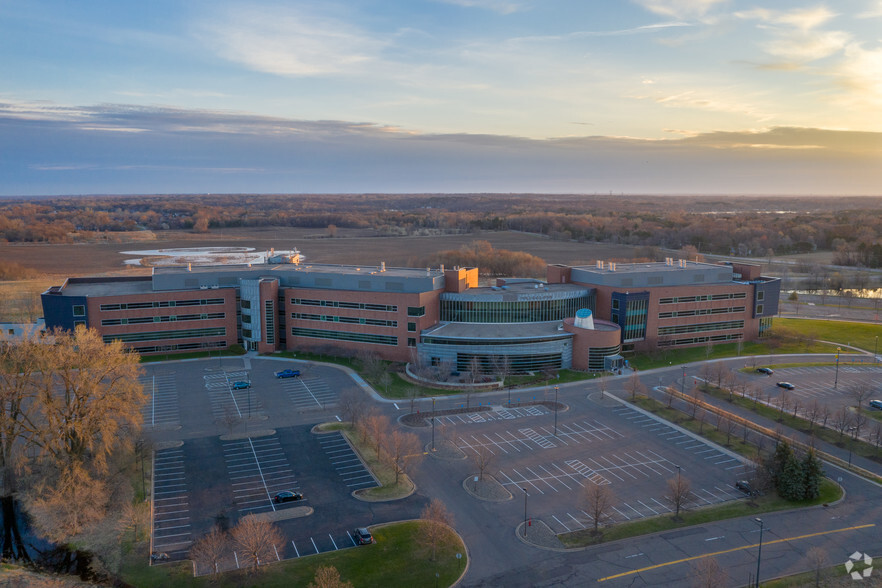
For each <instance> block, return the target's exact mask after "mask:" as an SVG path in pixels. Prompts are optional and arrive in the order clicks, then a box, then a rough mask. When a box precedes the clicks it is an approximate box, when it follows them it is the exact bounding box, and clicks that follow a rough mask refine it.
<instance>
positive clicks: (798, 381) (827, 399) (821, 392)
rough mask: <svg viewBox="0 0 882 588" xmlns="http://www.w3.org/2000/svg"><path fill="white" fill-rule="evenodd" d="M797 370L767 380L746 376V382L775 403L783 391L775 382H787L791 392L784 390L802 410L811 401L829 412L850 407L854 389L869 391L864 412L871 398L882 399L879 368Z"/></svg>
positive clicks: (779, 371)
mask: <svg viewBox="0 0 882 588" xmlns="http://www.w3.org/2000/svg"><path fill="white" fill-rule="evenodd" d="M838 371H839V374H838V376H837V373H836V372H837V370H836V366H799V367H785V368H775V371H774V373H773V374H772V375H771V376H766V375H763V374H746V377H747V378H748V380H747V381H748V382H750V383H751V384H753V385H755V386H758V387H759V389H760V390H761V391H762V392H763V395H765V396H767V397H770V398H772V399H778V398H779V397H780V396H781V395H782V394H783V393H784V390H783V389H782V388H779V387H778V386H777V385H776V384H777V382H790V383H791V384H793V386H794V388H793V390H787V394H789V395H790V397H791V398H792V399H794V400H795V401H797V402H799V404H801V405H802V406H803V407H805V406H807V405H808V404H809V403H811V402H813V401H817V402H818V403H820V404H822V405H824V406H827V407H829V408H830V410H831V411H835V410H838V409H839V408H841V407H845V406H854V404H855V400H854V398H853V397H852V392H853V391H854V390H855V389H857V388H865V389H868V390H870V394H869V396H865V400H864V408H867V407H868V402H869V400H870V399H872V398H882V386H880V380H882V366H874V365H850V364H842V365H840V366H839V370H838Z"/></svg>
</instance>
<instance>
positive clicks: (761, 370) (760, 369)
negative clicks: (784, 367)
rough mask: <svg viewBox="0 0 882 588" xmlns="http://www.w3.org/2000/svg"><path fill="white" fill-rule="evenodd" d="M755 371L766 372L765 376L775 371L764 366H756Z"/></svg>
mask: <svg viewBox="0 0 882 588" xmlns="http://www.w3.org/2000/svg"><path fill="white" fill-rule="evenodd" d="M756 371H757V373H760V374H766V375H767V376H771V375H772V374H774V373H775V372H774V371H772V368H765V367H762V368H756Z"/></svg>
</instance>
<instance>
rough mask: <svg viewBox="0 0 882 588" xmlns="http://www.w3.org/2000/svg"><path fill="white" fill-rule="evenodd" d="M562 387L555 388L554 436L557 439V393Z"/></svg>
mask: <svg viewBox="0 0 882 588" xmlns="http://www.w3.org/2000/svg"><path fill="white" fill-rule="evenodd" d="M559 388H560V386H555V387H554V436H555V437H557V391H558V389H559Z"/></svg>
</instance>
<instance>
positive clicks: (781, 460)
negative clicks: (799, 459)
mask: <svg viewBox="0 0 882 588" xmlns="http://www.w3.org/2000/svg"><path fill="white" fill-rule="evenodd" d="M792 459H793V448H792V447H790V443H788V442H787V441H781V442H780V443H778V446H777V447H775V453H774V455H772V458H771V460H770V462H769V464H768V469H769V474H770V475H771V478H772V482H773V483H774V484H775V487H776V488H777V487H778V481H779V479H780V478H781V475H782V474H783V472H784V468H785V466H786V465H787V462H789V461H790V460H792Z"/></svg>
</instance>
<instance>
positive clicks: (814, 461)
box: [802, 449, 824, 500]
mask: <svg viewBox="0 0 882 588" xmlns="http://www.w3.org/2000/svg"><path fill="white" fill-rule="evenodd" d="M802 477H803V491H804V499H805V500H814V499H815V498H817V497H818V496H819V495H820V494H821V479H822V478H823V477H824V465H823V464H822V463H821V460H820V459H818V456H817V454H816V453H815V450H814V449H809V450H808V453H806V454H805V459H803V460H802Z"/></svg>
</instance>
